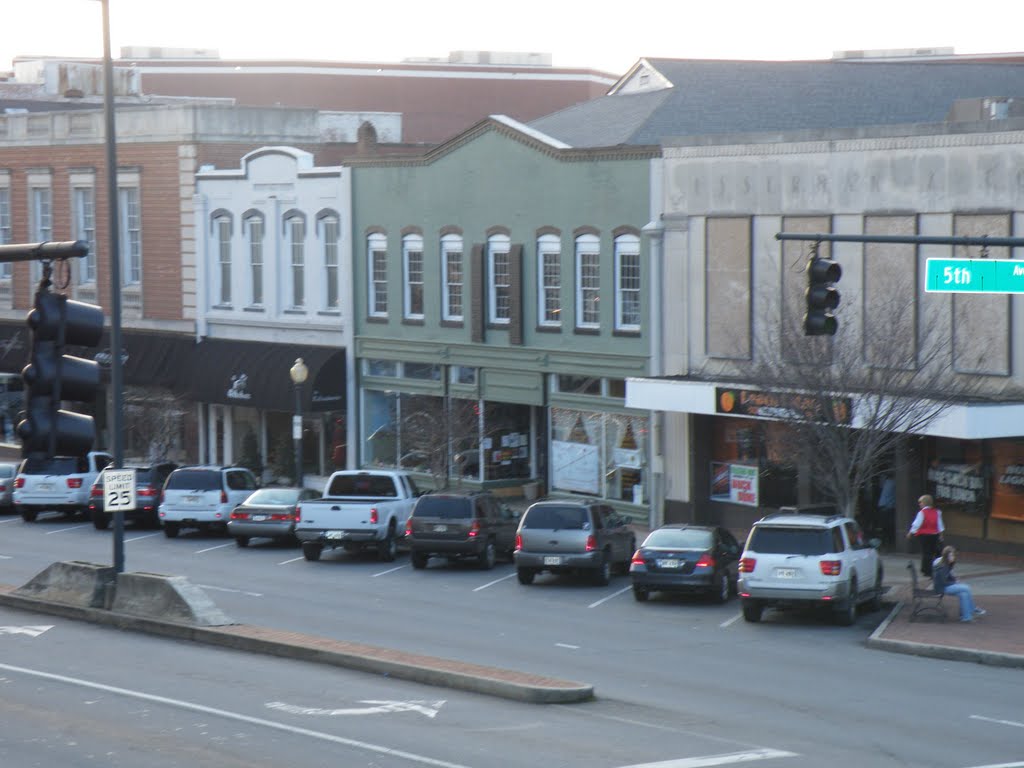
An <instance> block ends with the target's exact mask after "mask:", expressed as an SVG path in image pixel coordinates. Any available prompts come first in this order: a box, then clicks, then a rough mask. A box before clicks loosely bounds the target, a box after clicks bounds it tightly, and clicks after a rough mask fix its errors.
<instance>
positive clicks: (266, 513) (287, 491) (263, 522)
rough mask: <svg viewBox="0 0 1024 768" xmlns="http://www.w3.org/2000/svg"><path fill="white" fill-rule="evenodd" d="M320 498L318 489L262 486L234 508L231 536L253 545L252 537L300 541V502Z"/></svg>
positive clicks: (236, 542) (231, 519)
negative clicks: (297, 531)
mask: <svg viewBox="0 0 1024 768" xmlns="http://www.w3.org/2000/svg"><path fill="white" fill-rule="evenodd" d="M319 498H320V494H319V493H318V492H317V491H311V490H310V489H308V488H274V487H269V488H260V489H259V490H257V491H253V492H252V495H251V496H249V498H247V499H246V500H245V501H243V502H242V503H241V504H239V505H238V506H237V507H235V508H234V509H233V510H232V511H231V517H230V518H228V535H229V536H234V537H235V544H237V545H238V546H240V547H247V546H249V539H255V538H259V537H266V538H271V539H274V540H275V541H278V542H287V543H291V544H297V543H298V542H297V540H296V538H295V521H296V520H298V518H299V503H300V502H303V501H306V500H307V499H319Z"/></svg>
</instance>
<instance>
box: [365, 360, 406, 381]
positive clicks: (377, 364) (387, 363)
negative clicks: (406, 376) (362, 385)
mask: <svg viewBox="0 0 1024 768" xmlns="http://www.w3.org/2000/svg"><path fill="white" fill-rule="evenodd" d="M363 364H364V366H365V368H364V370H365V372H366V375H367V376H391V377H394V376H398V363H396V362H395V361H394V360H364V361H363Z"/></svg>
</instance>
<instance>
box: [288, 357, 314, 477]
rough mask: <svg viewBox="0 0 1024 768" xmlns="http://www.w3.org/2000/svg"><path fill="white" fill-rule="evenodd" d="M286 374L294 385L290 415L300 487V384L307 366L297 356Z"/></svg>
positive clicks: (307, 371) (304, 377) (303, 379)
mask: <svg viewBox="0 0 1024 768" xmlns="http://www.w3.org/2000/svg"><path fill="white" fill-rule="evenodd" d="M288 375H289V376H291V377H292V384H293V385H295V415H294V416H293V417H292V440H294V441H295V487H296V488H301V487H302V385H303V384H305V383H306V378H307V377H308V376H309V368H307V367H306V364H305V363H304V362H303V361H302V358H301V357H300V358H298V359H297V360H296V361H295V364H294V365H293V366H292V367H291V368H289V369H288Z"/></svg>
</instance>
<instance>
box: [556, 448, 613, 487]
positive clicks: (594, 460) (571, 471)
mask: <svg viewBox="0 0 1024 768" xmlns="http://www.w3.org/2000/svg"><path fill="white" fill-rule="evenodd" d="M551 467H552V475H553V476H552V482H553V484H554V487H555V488H558V489H560V490H563V491H577V492H579V493H592V494H595V495H596V494H598V493H600V492H601V457H600V454H599V451H598V449H597V446H596V445H587V444H585V443H570V442H562V441H560V440H552V441H551Z"/></svg>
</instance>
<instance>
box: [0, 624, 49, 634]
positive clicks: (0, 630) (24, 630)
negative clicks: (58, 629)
mask: <svg viewBox="0 0 1024 768" xmlns="http://www.w3.org/2000/svg"><path fill="white" fill-rule="evenodd" d="M48 629H53V624H40V625H37V626H34V627H0V635H28V636H29V637H39V636H40V635H41V634H43V632H45V631H46V630H48Z"/></svg>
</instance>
